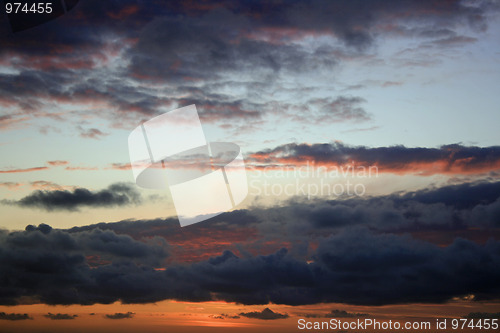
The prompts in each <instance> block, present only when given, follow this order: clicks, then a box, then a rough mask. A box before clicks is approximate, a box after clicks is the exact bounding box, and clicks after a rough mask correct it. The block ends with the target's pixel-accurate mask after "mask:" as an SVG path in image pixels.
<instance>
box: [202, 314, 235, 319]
mask: <svg viewBox="0 0 500 333" xmlns="http://www.w3.org/2000/svg"><path fill="white" fill-rule="evenodd" d="M209 317H210V318H213V319H240V318H241V317H240V316H238V315H230V314H227V313H221V314H220V315H210V316H209Z"/></svg>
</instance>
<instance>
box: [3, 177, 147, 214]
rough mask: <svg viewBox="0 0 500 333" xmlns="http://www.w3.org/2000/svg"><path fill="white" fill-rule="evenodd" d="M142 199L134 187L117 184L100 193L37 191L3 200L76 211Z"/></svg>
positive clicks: (13, 203) (6, 202) (81, 189)
mask: <svg viewBox="0 0 500 333" xmlns="http://www.w3.org/2000/svg"><path fill="white" fill-rule="evenodd" d="M141 201H142V198H141V195H140V193H139V191H138V190H137V189H136V188H135V186H134V185H131V184H127V183H116V184H112V185H110V186H108V188H106V189H103V190H100V191H90V190H88V189H85V188H76V189H74V190H73V191H68V190H53V191H41V190H37V191H34V192H32V193H31V194H29V195H27V196H25V197H23V198H21V199H19V200H16V201H14V200H3V201H2V203H3V204H9V205H17V206H20V207H34V208H41V209H45V210H47V211H53V210H67V211H76V210H78V209H79V208H81V207H115V206H126V205H132V204H139V203H141Z"/></svg>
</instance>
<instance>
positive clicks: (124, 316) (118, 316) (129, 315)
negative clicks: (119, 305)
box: [104, 312, 135, 319]
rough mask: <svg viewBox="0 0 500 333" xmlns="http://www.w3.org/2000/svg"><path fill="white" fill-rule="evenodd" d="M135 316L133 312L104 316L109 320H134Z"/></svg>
mask: <svg viewBox="0 0 500 333" xmlns="http://www.w3.org/2000/svg"><path fill="white" fill-rule="evenodd" d="M134 315H135V313H133V312H126V313H120V312H117V313H115V314H107V315H105V316H104V318H107V319H129V318H133V317H134Z"/></svg>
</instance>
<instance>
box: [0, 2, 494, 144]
mask: <svg viewBox="0 0 500 333" xmlns="http://www.w3.org/2000/svg"><path fill="white" fill-rule="evenodd" d="M497 10H498V4H497V3H496V2H494V1H480V2H475V3H470V2H463V1H459V0H453V1H448V2H446V3H439V4H436V3H434V2H428V1H417V0H406V1H395V0H394V1H370V2H366V1H361V0H359V1H349V2H332V3H327V4H325V3H324V2H323V1H307V2H304V1H286V2H281V1H271V2H248V1H243V2H234V1H207V2H204V3H203V4H202V5H200V4H193V3H192V2H188V3H179V2H176V1H162V2H158V1H154V2H152V3H150V4H148V5H147V6H145V5H144V4H143V3H142V2H141V1H138V0H123V1H119V2H118V1H108V2H103V1H98V0H88V1H84V2H81V3H79V5H78V6H76V7H75V8H74V9H72V10H71V11H70V12H68V13H67V14H65V15H64V16H62V17H59V18H58V19H57V20H53V21H50V22H47V23H45V24H43V25H40V26H38V27H35V28H33V29H28V30H26V31H23V32H22V33H17V34H14V33H11V32H10V31H4V33H0V36H1V37H0V43H1V44H2V50H0V60H1V61H3V63H5V64H8V65H9V66H10V67H11V68H14V69H15V72H14V73H8V74H5V73H3V74H1V75H0V102H2V103H3V104H5V105H7V106H9V107H12V108H13V111H12V112H11V114H7V115H4V116H2V117H0V127H1V128H3V129H12V128H14V126H21V124H22V123H25V122H28V121H29V120H30V119H34V118H42V117H49V118H51V119H57V120H59V121H70V120H71V121H75V120H76V122H77V123H78V121H79V120H81V119H82V118H84V117H85V116H88V112H89V111H88V109H85V110H84V111H81V112H73V113H72V117H71V118H69V117H67V114H64V113H62V112H61V113H57V112H52V111H51V112H41V111H43V110H45V109H47V110H50V109H52V108H51V106H53V104H54V102H58V103H70V104H101V105H102V104H104V107H105V108H106V109H107V110H108V112H105V113H103V112H95V115H96V116H99V117H104V118H106V119H107V120H109V121H110V122H111V123H112V125H113V126H115V127H119V126H121V127H127V128H129V127H132V128H133V126H134V125H136V124H137V123H139V122H140V121H142V120H144V118H146V117H147V118H150V117H151V116H153V115H155V114H158V113H161V109H162V108H169V109H171V108H173V107H177V106H184V105H187V104H183V103H185V102H186V103H188V104H191V102H192V101H197V104H198V103H199V105H200V109H201V110H202V112H201V113H202V116H205V117H207V119H209V120H217V121H221V122H222V121H223V120H224V119H227V118H232V119H245V120H247V121H257V119H260V117H261V115H262V114H263V113H264V112H266V111H265V110H267V109H269V108H272V105H273V103H275V102H279V101H276V100H275V97H274V96H275V95H276V93H278V94H277V95H279V93H281V92H283V91H286V88H285V87H284V82H286V80H284V78H285V77H286V76H287V75H293V76H296V75H297V74H308V73H315V72H318V73H325V72H328V71H331V69H332V68H335V67H336V66H337V65H339V64H340V63H341V62H342V61H343V59H348V58H353V57H357V56H363V55H365V54H366V52H367V50H372V48H371V46H372V45H373V44H374V43H375V42H376V40H377V36H381V35H386V34H388V35H390V34H397V35H398V36H401V35H403V36H407V37H411V38H422V39H424V40H425V41H424V44H423V46H425V45H431V46H435V45H437V46H440V47H451V46H460V45H464V44H466V43H470V42H473V41H475V37H468V36H466V35H462V34H463V33H468V32H469V31H484V30H486V28H487V19H486V16H487V13H492V12H495V11H497ZM2 19H3V20H5V19H6V18H5V17H2ZM387 22H390V24H387ZM3 23H5V24H3V25H1V24H0V26H4V27H5V28H8V24H7V22H3ZM458 31H460V34H459V33H458ZM109 36H113V37H112V38H111V37H109ZM311 37H312V38H316V37H323V38H317V40H318V43H314V44H308V45H304V44H303V43H302V42H303V41H305V40H307V39H308V38H311ZM429 39H431V40H429ZM425 43H426V44H425ZM410 62H413V63H414V64H416V63H419V60H418V59H417V60H415V59H413V60H412V59H410ZM420 62H421V61H420ZM109 63H120V64H122V63H123V64H124V65H123V66H118V68H114V67H113V66H107V65H108V64H109ZM126 64H128V65H126ZM145 81H154V83H155V84H156V86H152V85H151V84H150V83H151V82H148V83H147V84H145V83H144V82H145ZM227 86H229V87H232V88H234V87H239V88H241V89H239V90H242V91H243V92H242V93H241V94H239V95H236V93H235V95H234V96H231V97H228V96H226V97H225V98H222V99H221V98H219V97H221V95H223V92H224V91H227V90H225V89H224V87H226V88H227ZM233 90H234V89H233ZM345 98H346V97H339V96H336V97H330V96H327V97H325V96H323V97H320V98H319V99H320V100H325V102H324V103H323V102H321V103H322V105H321V109H323V110H324V111H325V112H326V115H329V116H330V118H321V117H320V118H319V119H317V121H321V119H329V120H334V121H338V120H339V119H342V120H345V119H346V118H348V119H354V120H366V119H369V118H370V117H369V114H368V113H367V112H366V111H365V110H364V109H363V108H362V107H360V106H359V101H358V102H356V101H350V102H348V105H349V106H348V107H346V106H345V104H346V101H345V100H342V99H345ZM339 99H340V100H339ZM282 104H286V103H285V102H283V101H282ZM75 115H76V116H77V117H75ZM117 115H119V116H120V117H119V119H120V121H119V122H118V121H117V120H116V119H117ZM323 116H325V115H323ZM96 130H99V131H100V133H98V132H96ZM101 133H105V131H103V130H100V129H88V130H84V131H82V135H83V136H87V137H97V136H101Z"/></svg>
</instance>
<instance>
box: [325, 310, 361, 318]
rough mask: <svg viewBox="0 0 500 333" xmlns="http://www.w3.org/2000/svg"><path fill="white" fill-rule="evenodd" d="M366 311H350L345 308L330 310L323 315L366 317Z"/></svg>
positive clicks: (327, 316)
mask: <svg viewBox="0 0 500 333" xmlns="http://www.w3.org/2000/svg"><path fill="white" fill-rule="evenodd" d="M366 316H368V314H366V313H350V312H347V311H345V310H332V311H331V312H330V313H327V314H326V315H325V318H354V317H366Z"/></svg>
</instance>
